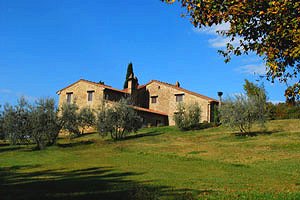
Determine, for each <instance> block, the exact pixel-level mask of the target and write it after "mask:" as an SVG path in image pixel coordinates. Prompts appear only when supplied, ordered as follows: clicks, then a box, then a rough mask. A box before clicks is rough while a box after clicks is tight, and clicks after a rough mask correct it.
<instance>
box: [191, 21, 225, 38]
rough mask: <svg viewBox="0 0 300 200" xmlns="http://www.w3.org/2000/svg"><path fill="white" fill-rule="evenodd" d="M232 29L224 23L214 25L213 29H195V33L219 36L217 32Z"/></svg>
mask: <svg viewBox="0 0 300 200" xmlns="http://www.w3.org/2000/svg"><path fill="white" fill-rule="evenodd" d="M229 29H230V24H229V23H222V24H218V25H212V26H211V27H202V28H201V29H199V28H193V31H194V32H195V33H206V34H209V35H219V34H218V33H217V31H228V30H229Z"/></svg>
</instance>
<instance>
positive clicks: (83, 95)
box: [59, 81, 104, 109]
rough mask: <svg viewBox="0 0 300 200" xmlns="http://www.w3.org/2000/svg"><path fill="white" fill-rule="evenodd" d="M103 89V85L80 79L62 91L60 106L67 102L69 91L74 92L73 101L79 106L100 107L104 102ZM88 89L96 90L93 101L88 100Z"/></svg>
mask: <svg viewBox="0 0 300 200" xmlns="http://www.w3.org/2000/svg"><path fill="white" fill-rule="evenodd" d="M103 90H104V88H103V87H101V86H97V85H94V84H91V83H88V82H85V81H79V82H77V83H75V84H74V85H71V86H70V87H68V88H66V89H63V90H62V91H61V92H60V94H59V106H61V105H62V104H63V103H64V102H67V93H71V92H72V93H73V94H72V99H71V102H72V103H76V104H77V105H78V107H79V108H83V107H90V108H92V109H99V108H100V106H101V105H102V102H103ZM88 91H94V92H93V98H92V101H88Z"/></svg>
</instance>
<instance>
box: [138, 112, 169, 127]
mask: <svg viewBox="0 0 300 200" xmlns="http://www.w3.org/2000/svg"><path fill="white" fill-rule="evenodd" d="M136 111H137V113H138V115H139V116H140V117H141V118H142V119H143V126H145V127H151V126H167V125H169V121H168V116H165V115H159V114H155V113H150V112H144V111H139V110H136Z"/></svg>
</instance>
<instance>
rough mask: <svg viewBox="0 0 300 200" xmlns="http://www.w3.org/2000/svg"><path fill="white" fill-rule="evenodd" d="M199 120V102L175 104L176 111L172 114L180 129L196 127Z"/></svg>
mask: <svg viewBox="0 0 300 200" xmlns="http://www.w3.org/2000/svg"><path fill="white" fill-rule="evenodd" d="M200 120H201V107H200V106H199V104H197V103H194V104H184V103H179V104H178V105H177V111H176V114H175V115H174V121H175V124H176V126H177V127H178V128H180V129H181V130H191V129H196V128H197V127H198V126H199V123H200Z"/></svg>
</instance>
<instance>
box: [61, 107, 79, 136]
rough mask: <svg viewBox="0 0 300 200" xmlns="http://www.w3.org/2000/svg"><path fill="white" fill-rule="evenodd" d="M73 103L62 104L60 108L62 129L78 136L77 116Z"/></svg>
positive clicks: (76, 108) (76, 109)
mask: <svg viewBox="0 0 300 200" xmlns="http://www.w3.org/2000/svg"><path fill="white" fill-rule="evenodd" d="M78 110H79V108H78V106H77V105H76V104H75V103H64V104H63V105H62V107H61V121H62V129H63V130H66V131H68V132H69V133H71V134H75V136H79V135H80V134H81V133H80V130H79V114H78Z"/></svg>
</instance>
